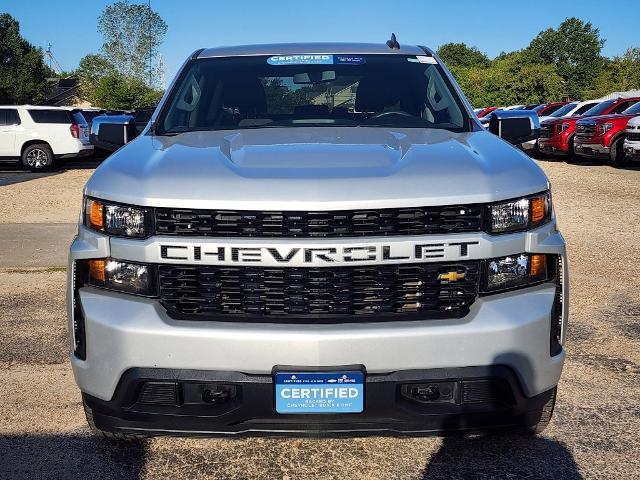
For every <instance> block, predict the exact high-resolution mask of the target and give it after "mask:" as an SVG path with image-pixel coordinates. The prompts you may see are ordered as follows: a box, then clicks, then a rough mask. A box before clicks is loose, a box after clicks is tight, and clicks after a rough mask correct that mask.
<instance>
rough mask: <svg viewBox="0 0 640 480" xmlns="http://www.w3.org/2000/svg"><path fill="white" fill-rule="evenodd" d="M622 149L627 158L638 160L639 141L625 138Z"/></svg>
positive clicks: (639, 151) (639, 152)
mask: <svg viewBox="0 0 640 480" xmlns="http://www.w3.org/2000/svg"><path fill="white" fill-rule="evenodd" d="M622 148H623V150H624V154H625V156H626V157H627V158H628V159H629V160H636V161H638V160H640V142H636V141H633V142H629V141H627V140H625V142H624V145H623V147H622Z"/></svg>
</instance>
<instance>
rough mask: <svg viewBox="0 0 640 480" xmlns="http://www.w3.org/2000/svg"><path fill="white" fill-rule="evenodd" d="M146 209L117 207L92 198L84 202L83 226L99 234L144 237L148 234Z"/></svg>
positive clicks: (148, 217) (148, 218) (149, 215)
mask: <svg viewBox="0 0 640 480" xmlns="http://www.w3.org/2000/svg"><path fill="white" fill-rule="evenodd" d="M150 222H151V211H150V209H148V208H140V207H129V206H127V205H117V204H112V203H109V202H105V201H102V200H96V199H94V198H86V199H85V202H84V224H85V225H86V226H87V227H89V228H91V229H93V230H97V231H99V232H105V233H108V234H109V235H122V236H124V237H146V236H147V235H148V232H150V230H151V229H150Z"/></svg>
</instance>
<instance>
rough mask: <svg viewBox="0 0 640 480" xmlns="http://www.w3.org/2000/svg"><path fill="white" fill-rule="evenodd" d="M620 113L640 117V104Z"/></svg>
mask: <svg viewBox="0 0 640 480" xmlns="http://www.w3.org/2000/svg"><path fill="white" fill-rule="evenodd" d="M622 113H623V114H624V115H640V102H638V103H634V104H633V105H631V106H630V107H629V108H627V109H626V110H625V111H623V112H622Z"/></svg>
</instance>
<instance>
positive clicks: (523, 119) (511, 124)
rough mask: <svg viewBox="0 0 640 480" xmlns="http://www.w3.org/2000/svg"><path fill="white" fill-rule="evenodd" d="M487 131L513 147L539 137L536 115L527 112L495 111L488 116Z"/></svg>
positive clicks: (538, 121) (538, 122)
mask: <svg viewBox="0 0 640 480" xmlns="http://www.w3.org/2000/svg"><path fill="white" fill-rule="evenodd" d="M489 116H490V118H489V131H490V132H491V133H493V134H494V135H497V136H498V137H500V138H502V139H503V140H506V141H507V142H509V143H512V144H514V145H519V144H521V143H525V142H528V141H529V140H535V139H536V138H538V136H539V135H540V119H539V118H538V114H537V113H535V112H531V111H529V110H496V111H494V112H491V113H490V114H489Z"/></svg>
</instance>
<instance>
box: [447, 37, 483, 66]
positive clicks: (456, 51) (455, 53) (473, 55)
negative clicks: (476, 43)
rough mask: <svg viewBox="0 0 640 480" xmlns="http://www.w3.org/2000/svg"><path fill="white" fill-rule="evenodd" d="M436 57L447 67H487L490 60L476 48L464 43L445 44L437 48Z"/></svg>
mask: <svg viewBox="0 0 640 480" xmlns="http://www.w3.org/2000/svg"><path fill="white" fill-rule="evenodd" d="M437 54H438V56H439V57H440V58H441V59H442V60H443V61H444V63H445V64H446V65H447V66H448V67H449V68H451V67H465V68H470V67H488V66H489V65H491V60H489V57H487V55H485V54H484V53H483V52H481V51H480V50H478V49H477V48H476V47H468V46H467V45H466V44H465V43H445V44H444V45H441V46H440V48H438V51H437Z"/></svg>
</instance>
